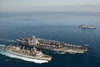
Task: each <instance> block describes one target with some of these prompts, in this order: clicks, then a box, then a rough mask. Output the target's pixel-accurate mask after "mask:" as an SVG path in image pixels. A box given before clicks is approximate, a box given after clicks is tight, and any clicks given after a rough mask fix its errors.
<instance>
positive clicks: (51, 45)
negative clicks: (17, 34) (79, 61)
mask: <svg viewBox="0 0 100 67" xmlns="http://www.w3.org/2000/svg"><path fill="white" fill-rule="evenodd" d="M16 40H17V43H19V44H22V45H25V46H30V47H33V46H34V47H37V48H42V49H48V50H53V51H61V52H69V53H84V51H87V48H86V47H81V46H77V45H69V44H66V43H64V42H59V41H51V40H50V41H49V40H42V39H41V40H38V39H35V36H33V37H32V38H20V39H16Z"/></svg>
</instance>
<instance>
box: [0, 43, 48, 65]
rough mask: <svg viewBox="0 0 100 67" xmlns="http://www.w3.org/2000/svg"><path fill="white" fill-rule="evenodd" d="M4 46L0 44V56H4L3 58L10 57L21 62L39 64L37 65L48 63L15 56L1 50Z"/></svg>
mask: <svg viewBox="0 0 100 67" xmlns="http://www.w3.org/2000/svg"><path fill="white" fill-rule="evenodd" d="M4 46H5V45H2V44H0V54H2V55H5V56H8V57H11V58H17V59H21V60H24V61H29V62H34V63H39V64H41V63H47V62H48V61H46V60H37V59H30V58H25V57H21V56H17V55H14V54H11V53H8V52H6V51H4V50H2V47H4Z"/></svg>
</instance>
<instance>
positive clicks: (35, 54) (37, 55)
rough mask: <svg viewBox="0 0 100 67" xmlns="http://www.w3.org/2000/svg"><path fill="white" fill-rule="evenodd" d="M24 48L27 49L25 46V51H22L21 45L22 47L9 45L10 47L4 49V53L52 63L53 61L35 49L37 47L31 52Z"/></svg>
mask: <svg viewBox="0 0 100 67" xmlns="http://www.w3.org/2000/svg"><path fill="white" fill-rule="evenodd" d="M24 48H25V46H23V49H21V45H20V47H18V45H17V46H11V45H9V46H5V47H2V49H3V50H4V51H7V52H9V53H11V54H14V55H17V56H21V57H25V58H30V59H38V60H47V61H50V60H51V59H52V57H51V56H48V55H45V54H43V53H42V52H41V51H37V50H36V49H35V47H34V48H33V49H31V51H30V50H28V48H27V50H25V49H24ZM33 50H34V51H33Z"/></svg>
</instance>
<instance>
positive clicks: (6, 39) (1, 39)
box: [1, 39, 16, 42]
mask: <svg viewBox="0 0 100 67" xmlns="http://www.w3.org/2000/svg"><path fill="white" fill-rule="evenodd" d="M1 40H2V41H8V42H16V41H15V40H8V39H1Z"/></svg>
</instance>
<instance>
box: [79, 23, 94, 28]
mask: <svg viewBox="0 0 100 67" xmlns="http://www.w3.org/2000/svg"><path fill="white" fill-rule="evenodd" d="M79 27H81V28H93V29H96V27H95V26H92V25H86V24H83V25H81V26H79Z"/></svg>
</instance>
